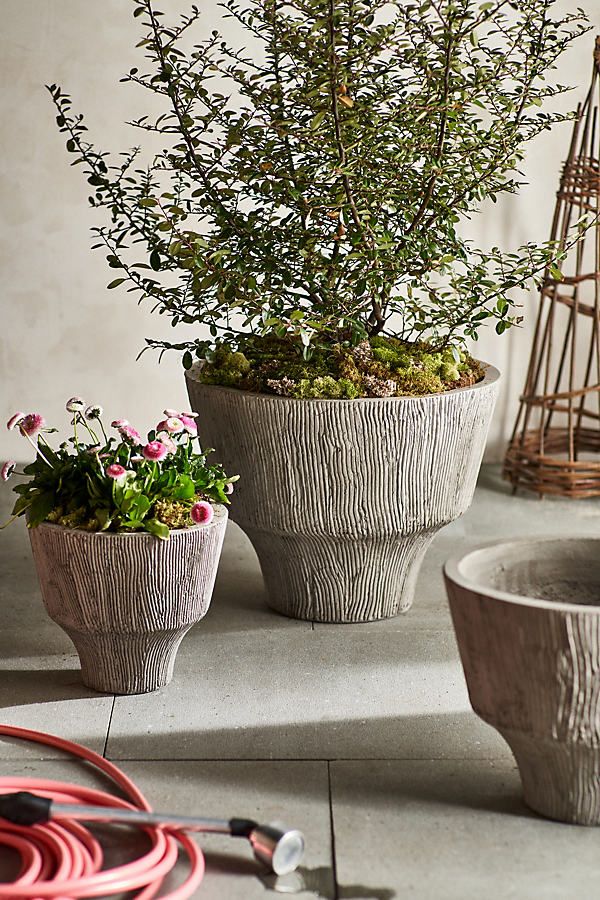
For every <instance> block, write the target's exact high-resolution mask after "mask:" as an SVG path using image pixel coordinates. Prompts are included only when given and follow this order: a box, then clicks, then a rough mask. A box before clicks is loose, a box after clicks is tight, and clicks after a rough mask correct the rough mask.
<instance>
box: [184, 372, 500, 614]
mask: <svg viewBox="0 0 600 900" xmlns="http://www.w3.org/2000/svg"><path fill="white" fill-rule="evenodd" d="M197 378H198V369H197V368H195V369H194V368H193V369H191V370H189V371H188V373H187V384H188V392H189V396H190V401H191V403H192V406H193V407H194V410H195V411H196V412H197V413H199V419H198V424H199V428H200V434H201V437H202V441H203V444H204V446H208V447H214V448H215V449H216V451H217V455H218V456H219V458H220V460H221V461H222V462H223V464H224V466H225V469H226V471H231V472H236V473H237V474H239V475H240V476H241V479H240V486H239V489H238V488H237V487H236V491H235V494H234V495H233V498H232V505H231V517H232V518H233V519H234V521H235V522H237V523H238V524H239V525H240V526H241V527H242V528H243V530H244V531H245V532H246V534H247V535H248V537H249V538H250V540H251V541H252V544H253V545H254V548H255V550H256V552H257V554H258V558H259V560H260V564H261V568H262V572H263V576H264V579H265V582H266V586H267V591H268V603H269V605H270V606H271V607H272V608H273V609H275V610H277V611H279V612H281V613H284V614H285V615H287V616H292V617H295V618H299V619H312V620H316V621H319V622H368V621H371V620H373V619H382V618H386V617H388V616H394V615H396V614H397V613H399V612H404V611H405V610H407V609H408V608H409V607H410V605H411V604H412V601H413V594H414V589H415V583H416V579H417V575H418V572H419V567H420V564H421V561H422V559H423V556H424V554H425V551H426V549H427V547H428V546H429V543H430V542H431V540H432V538H433V536H434V535H435V533H436V532H437V531H438V529H440V528H441V527H442V526H443V525H446V524H447V523H448V522H451V521H452V520H453V519H456V518H457V517H458V516H460V515H461V514H462V513H463V512H465V510H466V509H467V507H468V506H469V504H470V503H471V499H472V497H473V491H474V489H475V482H476V480H477V474H478V472H479V467H480V464H481V458H482V454H483V449H484V446H485V441H486V436H487V431H488V426H489V423H490V419H491V416H492V411H493V408H494V402H495V399H496V393H497V389H498V379H499V373H498V372H497V370H496V369H494V368H492V367H491V366H488V367H487V372H486V376H485V378H484V379H483V380H482V381H481V382H479V384H477V385H475V386H473V387H470V388H463V389H459V390H455V391H449V392H447V393H444V394H434V395H429V396H425V397H396V398H387V399H360V400H293V399H290V398H285V397H276V396H271V395H268V394H253V393H249V392H247V391H240V390H233V389H230V388H222V387H214V386H212V385H204V384H202V383H201V382H199V381H198V380H197Z"/></svg>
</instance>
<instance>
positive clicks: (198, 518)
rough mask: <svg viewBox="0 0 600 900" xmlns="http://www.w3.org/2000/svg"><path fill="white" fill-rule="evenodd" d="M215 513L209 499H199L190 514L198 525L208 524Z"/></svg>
mask: <svg viewBox="0 0 600 900" xmlns="http://www.w3.org/2000/svg"><path fill="white" fill-rule="evenodd" d="M214 514H215V511H214V509H213V508H212V505H211V504H210V503H208V501H207V500H199V501H198V503H194V505H193V506H192V508H191V510H190V515H191V517H192V520H193V521H194V522H195V523H196V525H208V524H209V523H210V522H212V519H213V516H214Z"/></svg>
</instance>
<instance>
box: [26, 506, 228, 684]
mask: <svg viewBox="0 0 600 900" xmlns="http://www.w3.org/2000/svg"><path fill="white" fill-rule="evenodd" d="M226 525H227V510H226V509H225V507H223V506H217V507H215V515H214V518H213V520H212V522H211V523H210V524H209V525H199V526H194V527H192V528H188V529H181V530H175V531H172V532H171V536H170V538H169V540H168V541H162V540H159V539H158V538H156V537H153V536H152V535H150V534H146V533H135V534H98V533H90V532H85V531H78V530H75V529H69V528H62V527H61V526H59V525H50V524H48V523H45V524H42V525H39V526H38V527H37V528H32V529H30V531H29V535H30V538H31V547H32V550H33V557H34V560H35V564H36V568H37V572H38V577H39V580H40V585H41V589H42V597H43V600H44V605H45V607H46V610H47V611H48V615H49V616H50V618H51V619H53V620H54V621H55V622H56V623H57V624H58V625H60V626H61V628H63V629H64V630H65V631H66V632H67V634H68V635H69V637H70V638H71V640H72V641H73V643H74V644H75V647H76V649H77V652H78V654H79V659H80V661H81V674H82V679H83V682H84V684H86V685H87V686H88V687H91V688H93V689H94V690H97V691H106V692H109V693H116V694H140V693H144V692H147V691H154V690H156V689H157V688H159V687H162V686H163V685H165V684H168V683H169V681H170V680H171V678H172V676H173V667H174V664H175V656H176V654H177V650H178V648H179V645H180V643H181V641H182V640H183V638H184V636H185V635H186V633H187V632H188V631H189V630H190V628H191V627H192V625H194V624H195V623H196V622H198V621H199V620H200V619H201V618H202V617H203V616H204V615H206V612H207V611H208V607H209V604H210V600H211V596H212V591H213V587H214V583H215V578H216V574H217V567H218V564H219V556H220V553H221V547H222V544H223V538H224V535H225V528H226Z"/></svg>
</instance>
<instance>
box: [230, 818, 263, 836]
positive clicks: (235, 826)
mask: <svg viewBox="0 0 600 900" xmlns="http://www.w3.org/2000/svg"><path fill="white" fill-rule="evenodd" d="M256 825H257V823H256V822H253V821H252V819H230V820H229V827H230V828H231V836H232V837H243V838H249V837H250V835H251V834H252V832H253V831H254V829H255V828H256Z"/></svg>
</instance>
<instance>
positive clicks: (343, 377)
mask: <svg viewBox="0 0 600 900" xmlns="http://www.w3.org/2000/svg"><path fill="white" fill-rule="evenodd" d="M483 375H484V372H483V369H482V367H481V365H480V364H479V363H478V362H477V360H475V359H473V358H472V357H471V356H468V355H467V354H465V353H464V352H462V351H458V352H457V351H453V350H452V349H451V348H447V349H444V350H441V351H437V350H435V349H434V348H432V347H430V346H428V345H427V344H423V343H418V344H414V343H412V344H411V343H407V342H405V341H401V340H399V339H398V338H392V337H381V336H378V337H372V338H370V339H369V340H365V341H363V342H362V343H360V344H358V345H357V346H356V347H346V346H343V345H341V344H336V345H333V346H332V347H331V348H330V349H327V350H325V349H317V350H315V352H314V353H313V355H312V357H311V359H310V360H305V359H303V358H302V356H300V354H299V353H298V350H297V348H296V347H295V346H294V345H293V344H291V343H290V342H289V341H285V340H281V339H278V338H273V337H251V338H248V339H246V340H245V341H244V342H243V343H242V344H240V347H239V349H238V350H232V349H231V348H229V347H227V346H225V345H221V346H219V347H218V348H217V349H216V351H215V353H214V358H213V359H212V360H211V362H207V363H206V364H205V365H204V366H203V368H202V371H201V373H200V376H199V377H200V380H201V381H202V382H204V383H205V384H217V385H222V386H224V387H233V388H239V389H241V390H246V391H258V392H261V393H266V394H278V395H279V396H281V397H294V398H296V399H299V400H309V399H330V400H338V399H347V400H353V399H355V398H356V397H405V396H421V395H423V394H439V393H442V392H443V391H449V390H453V389H454V388H457V387H468V386H470V385H472V384H475V383H476V382H478V381H480V380H481V379H482V378H483Z"/></svg>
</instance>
